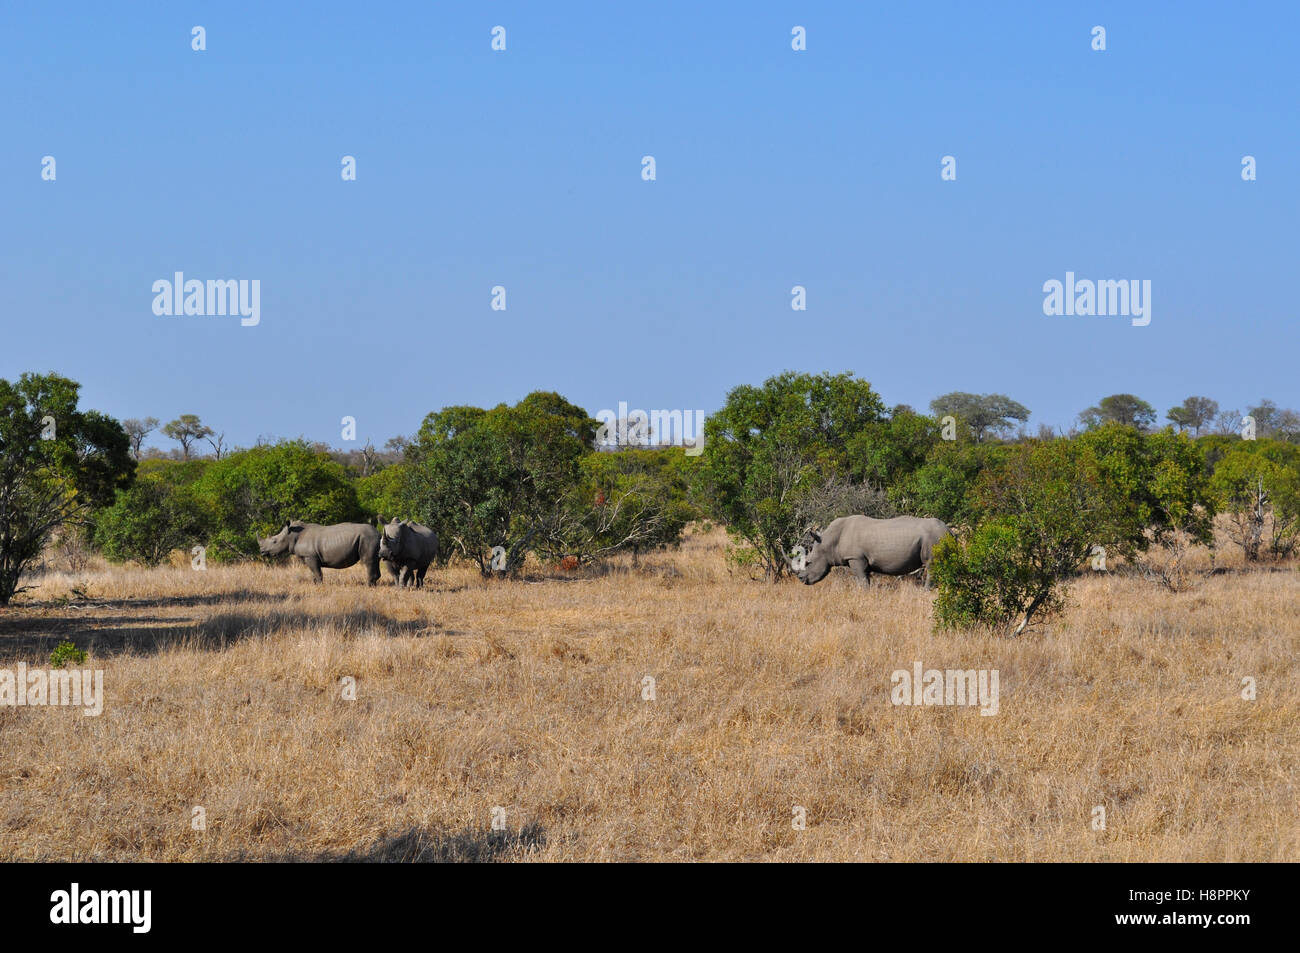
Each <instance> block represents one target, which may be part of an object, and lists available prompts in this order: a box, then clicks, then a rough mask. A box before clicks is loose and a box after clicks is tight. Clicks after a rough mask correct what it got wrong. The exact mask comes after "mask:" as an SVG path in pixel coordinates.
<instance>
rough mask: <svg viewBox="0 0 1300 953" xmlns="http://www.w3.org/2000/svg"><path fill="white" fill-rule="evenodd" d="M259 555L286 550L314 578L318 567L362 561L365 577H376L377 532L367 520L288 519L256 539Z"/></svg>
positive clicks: (280, 553)
mask: <svg viewBox="0 0 1300 953" xmlns="http://www.w3.org/2000/svg"><path fill="white" fill-rule="evenodd" d="M257 548H258V549H259V550H261V553H262V555H263V556H283V555H284V554H285V553H290V554H292V555H294V556H297V557H298V558H299V559H301V560H302V561H303V563H304V564H305V565H306V567H307V568H308V569H310V570H311V574H312V576H314V577H315V579H316V581H317V582H320V581H321V578H322V577H321V572H320V571H321V569H322V567H323V568H325V569H347V568H348V567H349V566H355V565H356V564H357V563H364V564H365V567H366V579H367V581H368V584H369V585H371V586H373V585H374V584H375V583H377V582H378V581H379V533H378V532H376V531H375V528H374V527H373V526H371V525H370V524H369V523H334V524H332V525H330V526H322V525H321V524H320V523H304V522H303V521H302V520H290V521H289V522H287V523H285V524H284V528H283V529H282V530H280V532H278V533H276V534H275V535H274V536H269V537H267V538H266V539H259V540H258V541H257Z"/></svg>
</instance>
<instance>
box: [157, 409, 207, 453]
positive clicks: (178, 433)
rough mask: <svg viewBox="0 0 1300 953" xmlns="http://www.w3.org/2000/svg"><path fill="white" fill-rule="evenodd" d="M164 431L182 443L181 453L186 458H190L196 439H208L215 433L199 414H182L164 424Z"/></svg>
mask: <svg viewBox="0 0 1300 953" xmlns="http://www.w3.org/2000/svg"><path fill="white" fill-rule="evenodd" d="M162 432H163V433H164V434H166V435H167V436H168V437H171V439H173V440H175V441H176V442H177V443H179V444H180V445H181V453H182V455H183V456H184V457H185V459H186V460H188V459H189V458H190V447H191V446H192V445H193V444H194V443H195V442H196V441H199V440H206V439H207V438H209V437H211V436H212V435H213V431H212V428H211V427H208V426H206V425H205V424H204V423H203V421H201V420H199V418H198V415H197V414H181V415H180V416H179V417H177V418H176V419H175V420H173V421H171V422H169V423H167V424H164V425H163V429H162Z"/></svg>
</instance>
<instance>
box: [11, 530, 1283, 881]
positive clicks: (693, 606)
mask: <svg viewBox="0 0 1300 953" xmlns="http://www.w3.org/2000/svg"><path fill="white" fill-rule="evenodd" d="M724 546H725V536H724V535H723V534H722V533H721V532H719V531H716V530H715V531H712V532H700V533H696V534H694V535H690V536H688V537H687V539H686V541H685V542H684V543H683V545H682V547H681V549H680V550H677V551H670V552H666V553H661V554H656V555H654V556H651V557H648V558H647V557H642V559H641V561H640V564H639V565H638V566H636V567H633V566H632V565H631V564H630V563H628V562H614V563H613V564H610V565H607V566H605V567H603V568H599V569H587V570H582V571H579V572H576V573H562V572H558V571H550V570H545V569H542V568H535V569H533V570H532V571H531V573H530V574H529V575H527V576H525V578H523V579H519V580H512V581H498V580H483V579H480V578H479V577H478V574H477V570H475V569H472V568H467V567H463V566H458V565H453V566H452V567H451V568H449V569H446V570H437V569H433V570H430V573H429V585H428V587H427V588H426V589H425V590H424V591H421V592H415V591H398V590H396V589H395V588H393V587H392V585H391V584H390V582H389V580H388V577H387V574H385V577H384V580H383V582H382V583H381V585H380V586H379V587H377V588H374V589H368V588H366V587H365V586H364V584H363V583H364V577H363V572H362V570H361V569H360V568H353V569H350V570H343V571H337V572H332V571H328V570H327V571H326V574H325V575H326V581H325V583H324V585H322V586H319V587H318V586H313V585H312V584H311V582H310V579H309V576H308V574H307V571H306V570H305V569H303V568H302V567H301V566H300V565H297V564H296V563H295V564H286V565H283V566H277V567H268V566H264V565H261V564H252V565H245V566H238V567H229V568H223V567H218V566H211V567H210V568H209V569H208V570H207V571H206V572H195V571H192V570H190V569H188V568H184V569H182V568H159V569H153V570H145V569H139V568H123V567H106V566H98V567H93V568H91V569H89V570H87V571H85V572H82V573H79V574H76V575H73V574H57V573H51V574H47V575H45V576H42V577H39V578H38V579H37V580H36V581H37V582H39V584H40V587H39V588H38V589H35V590H32V591H30V592H28V593H25V594H24V595H23V596H21V597H20V598H19V600H17V601H16V602H15V604H14V606H13V607H11V608H10V609H8V610H0V667H6V666H7V667H10V668H12V667H13V665H14V664H15V663H17V662H19V661H25V662H27V663H28V664H35V665H45V664H47V662H48V658H49V653H50V651H51V649H52V648H53V647H54V645H55V644H57V643H58V642H59V641H61V640H63V639H70V640H71V641H73V642H75V643H76V644H77V645H78V646H79V647H81V648H84V649H86V650H88V651H89V653H90V656H91V657H90V660H89V661H88V663H87V666H89V667H94V668H101V669H103V670H104V680H105V689H106V695H107V700H106V704H105V708H104V711H103V714H102V715H100V716H98V717H87V716H84V715H83V714H81V712H80V711H78V710H74V709H67V708H44V709H42V708H11V707H3V708H0V858H3V859H8V860H32V859H77V860H84V859H103V860H169V861H201V860H218V859H249V860H314V859H339V860H550V861H561V860H582V861H599V860H620V861H633V860H639V861H652V860H663V861H674V860H710V861H712V860H781V861H844V860H863V861H867V860H878V861H921V860H924V861H1057V860H1093V861H1248V860H1249V861H1259V860H1272V861H1282V860H1295V859H1297V858H1298V857H1300V823H1298V822H1297V807H1298V806H1300V786H1298V785H1297V762H1296V756H1297V752H1298V751H1300V653H1297V633H1298V632H1300V621H1297V614H1296V609H1297V606H1298V605H1300V573H1297V572H1296V571H1295V570H1294V568H1290V567H1288V568H1287V569H1285V570H1284V571H1274V572H1269V571H1256V572H1249V573H1245V572H1229V573H1225V574H1223V575H1218V576H1214V577H1212V578H1209V579H1206V580H1204V581H1203V582H1202V583H1201V584H1199V585H1195V586H1193V587H1190V588H1189V589H1188V590H1187V591H1182V592H1170V591H1168V590H1167V589H1165V588H1162V587H1160V586H1158V585H1156V584H1155V583H1153V582H1152V581H1150V580H1148V579H1143V578H1140V577H1135V576H1123V575H1117V574H1100V573H1098V574H1092V575H1088V576H1085V577H1082V578H1080V579H1078V580H1077V581H1076V582H1075V583H1074V584H1073V585H1072V587H1071V599H1070V606H1069V608H1068V609H1067V610H1066V612H1065V613H1064V614H1063V615H1061V616H1059V617H1057V618H1056V619H1053V620H1051V622H1050V623H1049V624H1048V625H1046V626H1045V627H1043V628H1038V629H1033V630H1031V631H1030V632H1029V633H1026V634H1025V635H1024V636H1021V637H1020V638H1019V639H1015V640H1006V639H999V638H993V637H990V636H987V635H984V634H976V633H935V632H933V631H932V624H931V603H932V600H933V594H932V593H929V592H926V591H924V590H923V589H921V588H920V587H919V586H918V585H916V584H915V583H914V582H913V581H912V580H908V579H904V580H885V581H883V584H873V586H872V588H871V589H870V590H868V591H862V590H859V589H857V588H856V587H854V586H853V585H852V582H851V580H850V579H849V578H848V576H847V571H845V570H836V571H835V572H834V573H833V574H832V576H831V577H830V578H829V579H828V580H827V581H825V582H823V583H822V584H820V585H818V586H816V587H805V586H801V585H798V584H797V583H794V582H790V583H782V584H778V585H768V584H766V583H763V582H761V581H755V580H751V579H749V578H746V577H745V576H744V575H743V574H737V573H734V572H732V571H730V570H729V568H728V564H727V562H726V561H725V560H724V558H723V551H724ZM877 578H878V577H877ZM918 660H919V661H921V662H922V663H924V665H925V667H926V668H940V669H944V668H961V669H970V668H976V669H980V668H985V669H997V670H998V671H999V673H1000V689H1001V691H1000V711H999V713H998V714H997V715H995V716H992V717H987V716H981V714H980V713H979V710H978V709H977V708H945V707H895V706H893V705H892V704H891V703H890V700H889V699H890V674H891V673H892V672H893V671H895V670H896V669H910V668H911V667H912V664H913V662H914V661H918ZM345 676H351V677H352V678H354V679H355V680H356V699H355V700H346V699H345V698H344V697H342V695H343V693H342V691H341V680H342V679H343V678H344V677H345ZM646 676H651V677H653V678H654V680H655V692H654V694H655V697H654V700H645V699H643V697H642V693H643V679H644V678H645V677H646ZM1246 676H1250V677H1252V678H1254V679H1255V680H1256V683H1257V692H1258V695H1257V698H1256V699H1255V700H1254V701H1246V700H1244V699H1243V698H1242V697H1241V693H1242V679H1243V677H1246ZM195 806H201V807H202V808H203V810H204V816H205V820H206V830H203V831H196V830H194V829H192V824H191V819H192V810H193V808H194V807H195ZM795 806H801V807H803V808H804V809H805V810H806V816H807V823H806V828H805V829H803V830H796V829H795V828H794V825H793V824H792V818H793V816H794V815H793V809H794V807H795ZM1096 806H1103V807H1104V808H1105V809H1106V826H1105V829H1104V830H1094V829H1092V819H1093V809H1094V807H1096ZM498 807H499V808H503V809H504V820H505V830H503V831H493V830H492V829H491V824H492V818H493V810H494V808H498ZM499 816H500V815H499V814H498V817H499Z"/></svg>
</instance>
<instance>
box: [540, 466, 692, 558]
mask: <svg viewBox="0 0 1300 953" xmlns="http://www.w3.org/2000/svg"><path fill="white" fill-rule="evenodd" d="M693 465H694V464H693V461H692V460H691V458H689V457H687V456H686V455H685V453H684V452H683V451H682V449H681V448H680V447H664V448H657V449H645V450H641V449H628V450H621V451H619V452H616V453H602V452H592V453H588V454H586V455H585V456H583V458H582V459H581V461H580V463H579V467H578V482H577V483H576V484H575V485H574V486H573V488H572V489H571V490H570V491H569V492H568V493H567V494H565V496H564V498H563V499H561V500H560V501H559V503H558V505H556V506H555V507H554V508H553V509H552V510H551V512H550V514H549V515H548V516H546V517H544V518H543V519H542V520H541V521H540V522H539V524H538V533H537V540H536V543H535V548H536V550H537V551H538V552H539V553H540V554H541V555H543V556H545V557H547V558H551V559H559V558H563V557H565V556H574V557H577V559H578V560H579V562H583V563H585V562H589V561H591V560H594V559H600V558H602V557H605V556H609V555H612V554H614V553H617V552H621V551H626V550H630V551H631V552H632V554H633V557H634V559H635V557H636V556H637V555H638V554H640V553H643V552H647V551H649V550H652V549H657V548H660V547H663V546H672V545H676V544H677V542H678V541H679V540H680V538H681V534H682V530H683V529H685V527H686V524H687V523H689V522H690V521H691V520H693V519H696V518H698V517H699V516H700V512H699V510H698V509H697V508H696V507H695V506H693V505H692V504H691V502H690V499H689V494H690V469H689V468H690V467H692V466H693Z"/></svg>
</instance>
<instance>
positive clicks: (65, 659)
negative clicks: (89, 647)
mask: <svg viewBox="0 0 1300 953" xmlns="http://www.w3.org/2000/svg"><path fill="white" fill-rule="evenodd" d="M69 662H71V663H72V664H73V665H84V664H85V662H86V653H85V652H84V651H82V650H81V649H79V648H77V647H76V646H75V645H74V644H72V643H71V642H67V641H64V642H60V643H59V644H58V645H56V646H55V647H54V651H53V652H51V653H50V668H63V666H65V665H67V664H68V663H69Z"/></svg>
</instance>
